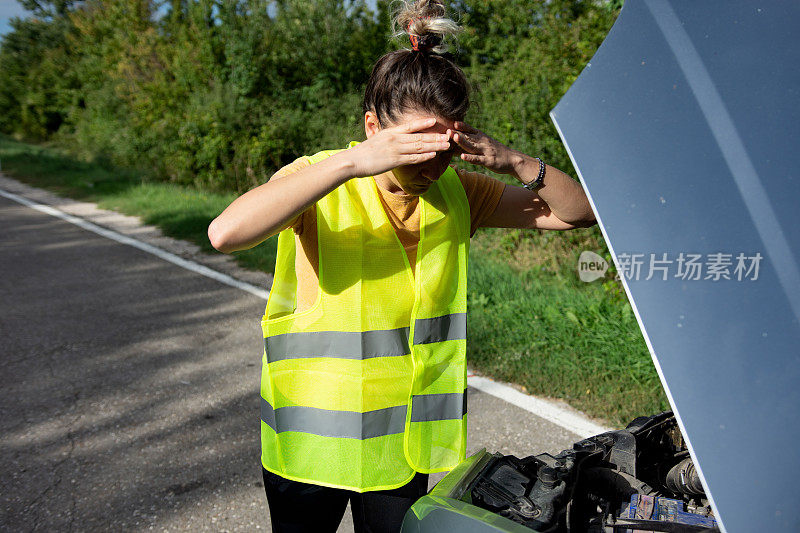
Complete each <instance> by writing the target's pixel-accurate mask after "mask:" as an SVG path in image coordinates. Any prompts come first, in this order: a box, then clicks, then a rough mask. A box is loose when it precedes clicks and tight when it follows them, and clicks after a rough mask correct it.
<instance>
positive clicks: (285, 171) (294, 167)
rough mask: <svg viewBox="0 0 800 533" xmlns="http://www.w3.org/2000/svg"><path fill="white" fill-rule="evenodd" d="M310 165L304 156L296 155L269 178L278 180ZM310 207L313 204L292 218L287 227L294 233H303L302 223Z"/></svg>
mask: <svg viewBox="0 0 800 533" xmlns="http://www.w3.org/2000/svg"><path fill="white" fill-rule="evenodd" d="M310 165H311V163H309V161H308V159H307V158H306V157H298V158H297V159H295V160H294V161H292V162H291V163H289V164H288V165H286V166H285V167H283V168H281V169H280V170H278V171H277V172H276V173H275V174H273V175H272V177H271V178H270V180H279V179H281V178H284V177H286V176H288V175H289V174H293V173H295V172H297V171H298V170H300V169H302V168H305V167H307V166H310ZM312 209H313V206H312V207H309V208H308V209H306V210H305V211H303V212H302V213H300V214H299V215H297V217H296V218H295V219H294V220H292V223H291V224H289V226H288V227H290V228H292V230H294V232H295V234H297V235H300V234H301V233H303V226H304V225H305V224H304V223H305V222H306V219H307V218H308V216H309V213H310V212H311V211H312Z"/></svg>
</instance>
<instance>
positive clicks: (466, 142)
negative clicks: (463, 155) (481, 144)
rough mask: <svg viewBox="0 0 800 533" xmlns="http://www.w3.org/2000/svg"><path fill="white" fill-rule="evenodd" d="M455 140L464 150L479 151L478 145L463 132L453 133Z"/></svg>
mask: <svg viewBox="0 0 800 533" xmlns="http://www.w3.org/2000/svg"><path fill="white" fill-rule="evenodd" d="M453 140H454V141H455V142H456V144H457V145H458V146H460V147H461V149H462V150H464V151H465V152H471V153H474V152H479V151H480V150H479V149H478V145H477V144H475V143H474V142H473V141H471V140H470V139H469V138H468V137H467V136H466V135H464V134H463V133H456V134H454V135H453Z"/></svg>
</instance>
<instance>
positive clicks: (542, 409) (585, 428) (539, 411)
mask: <svg viewBox="0 0 800 533" xmlns="http://www.w3.org/2000/svg"><path fill="white" fill-rule="evenodd" d="M0 196H3V197H5V198H8V199H9V200H13V201H14V202H17V203H20V204H22V205H25V206H27V207H30V208H31V209H35V210H37V211H40V212H42V213H46V214H48V215H51V216H54V217H57V218H60V219H61V220H64V221H66V222H69V223H70V224H75V225H76V226H79V227H81V228H83V229H85V230H88V231H91V232H93V233H96V234H97V235H101V236H103V237H106V238H108V239H111V240H114V241H117V242H119V243H122V244H127V245H128V246H133V247H134V248H137V249H139V250H142V251H143V252H147V253H149V254H152V255H155V256H156V257H158V258H160V259H163V260H165V261H169V262H170V263H172V264H174V265H177V266H179V267H181V268H185V269H186V270H190V271H192V272H195V273H197V274H200V275H202V276H206V277H208V278H211V279H215V280H217V281H219V282H220V283H224V284H225V285H230V286H231V287H236V288H237V289H241V290H243V291H246V292H249V293H250V294H252V295H254V296H258V297H260V298H263V299H264V300H266V299H267V298H268V297H269V291H267V290H265V289H262V288H260V287H256V286H255V285H251V284H249V283H245V282H243V281H239V280H237V279H234V278H232V277H230V276H228V275H227V274H223V273H221V272H217V271H216V270H212V269H210V268H208V267H207V266H203V265H201V264H198V263H195V262H194V261H190V260H188V259H184V258H182V257H180V256H177V255H175V254H173V253H170V252H167V251H165V250H162V249H161V248H157V247H155V246H153V245H151V244H147V243H145V242H142V241H139V240H136V239H134V238H132V237H128V236H127V235H123V234H121V233H118V232H116V231H113V230H110V229H107V228H103V227H101V226H98V225H97V224H93V223H91V222H88V221H86V220H84V219H82V218H79V217H76V216H73V215H70V214H68V213H65V212H63V211H61V210H59V209H56V208H54V207H52V206H49V205H44V204H40V203H37V202H32V201H31V200H28V199H27V198H25V197H22V196H19V195H17V194H14V193H11V192H8V191H5V190H3V189H0ZM467 383H468V384H469V386H470V387H474V388H476V389H478V390H479V391H481V392H485V393H486V394H490V395H491V396H494V397H496V398H499V399H501V400H503V401H506V402H508V403H510V404H512V405H516V406H517V407H520V408H522V409H524V410H526V411H528V412H530V413H533V414H534V415H536V416H538V417H541V418H544V419H545V420H547V421H549V422H552V423H553V424H555V425H557V426H560V427H562V428H564V429H566V430H567V431H570V432H572V433H575V434H576V435H579V436H580V437H590V436H592V435H597V434H599V433H604V432H606V431H609V429H608V428H604V427H602V426H599V425H597V424H595V423H594V422H592V421H591V420H588V419H587V418H585V417H583V416H581V415H579V414H577V413H574V412H572V411H570V410H567V409H564V408H563V407H560V406H558V405H555V404H553V403H550V402H548V401H546V400H542V399H540V398H535V397H533V396H529V395H527V394H524V393H522V392H520V391H518V390H516V389H514V388H512V387H509V386H508V385H504V384H503V383H498V382H496V381H492V380H491V379H489V378H485V377H482V376H474V375H470V376H469V377H468V378H467Z"/></svg>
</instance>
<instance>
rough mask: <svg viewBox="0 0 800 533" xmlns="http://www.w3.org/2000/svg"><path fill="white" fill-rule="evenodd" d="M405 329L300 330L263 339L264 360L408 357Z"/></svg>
mask: <svg viewBox="0 0 800 533" xmlns="http://www.w3.org/2000/svg"><path fill="white" fill-rule="evenodd" d="M408 330H409V328H397V329H385V330H373V331H304V332H298V333H284V334H282V335H273V336H271V337H267V338H265V339H264V349H265V350H266V352H267V361H269V362H270V363H272V362H275V361H281V360H283V359H301V358H307V357H336V358H339V359H369V358H371V357H396V356H402V355H408V354H409V353H410V350H409V347H408Z"/></svg>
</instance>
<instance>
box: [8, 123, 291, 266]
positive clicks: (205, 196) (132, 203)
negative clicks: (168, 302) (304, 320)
mask: <svg viewBox="0 0 800 533" xmlns="http://www.w3.org/2000/svg"><path fill="white" fill-rule="evenodd" d="M0 162H2V168H3V173H4V174H6V175H7V176H11V177H14V178H16V179H18V180H20V181H23V182H25V183H27V184H29V185H33V186H36V187H41V188H43V189H47V190H50V191H53V192H55V193H57V194H60V195H62V196H68V197H70V198H75V199H78V200H83V201H87V202H95V203H97V204H98V205H99V206H100V207H102V208H104V209H112V210H114V211H118V212H121V213H125V214H126V215H136V216H139V217H140V218H141V219H142V220H143V221H144V222H145V223H146V224H152V225H154V226H158V227H159V228H161V230H162V231H163V233H164V234H165V235H168V236H170V237H174V238H176V239H184V240H188V241H191V242H194V243H196V244H198V245H199V246H200V247H201V248H202V249H203V250H204V251H207V252H214V249H213V248H212V246H211V244H210V243H209V241H208V236H207V231H208V225H209V224H210V223H211V221H212V220H213V219H214V217H216V216H217V215H218V214H219V213H221V212H222V210H223V209H225V207H227V206H228V204H230V203H231V202H232V201H233V199H234V198H235V197H236V195H235V194H233V193H229V194H219V193H212V192H207V191H202V190H197V189H192V188H189V187H185V186H178V185H174V184H170V183H164V182H159V181H155V180H154V179H152V178H151V177H150V176H148V175H147V172H146V171H134V170H125V169H117V168H113V167H112V166H110V165H108V164H105V163H103V162H100V161H94V162H85V161H78V160H77V159H75V158H74V157H72V156H71V155H70V154H68V153H66V152H65V151H63V150H61V149H59V148H58V147H56V146H47V145H41V146H37V145H31V144H28V143H24V142H19V141H16V140H14V139H12V138H10V137H8V136H5V135H2V134H0ZM276 248H277V239H276V238H272V239H269V240H267V241H265V242H264V243H262V244H260V245H259V246H256V247H255V248H252V249H250V250H244V251H241V252H236V253H234V254H233V255H234V256H235V257H236V259H237V261H238V262H239V264H240V265H242V266H243V267H245V268H250V269H254V270H264V271H267V272H272V271H273V269H274V268H275V252H276Z"/></svg>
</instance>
